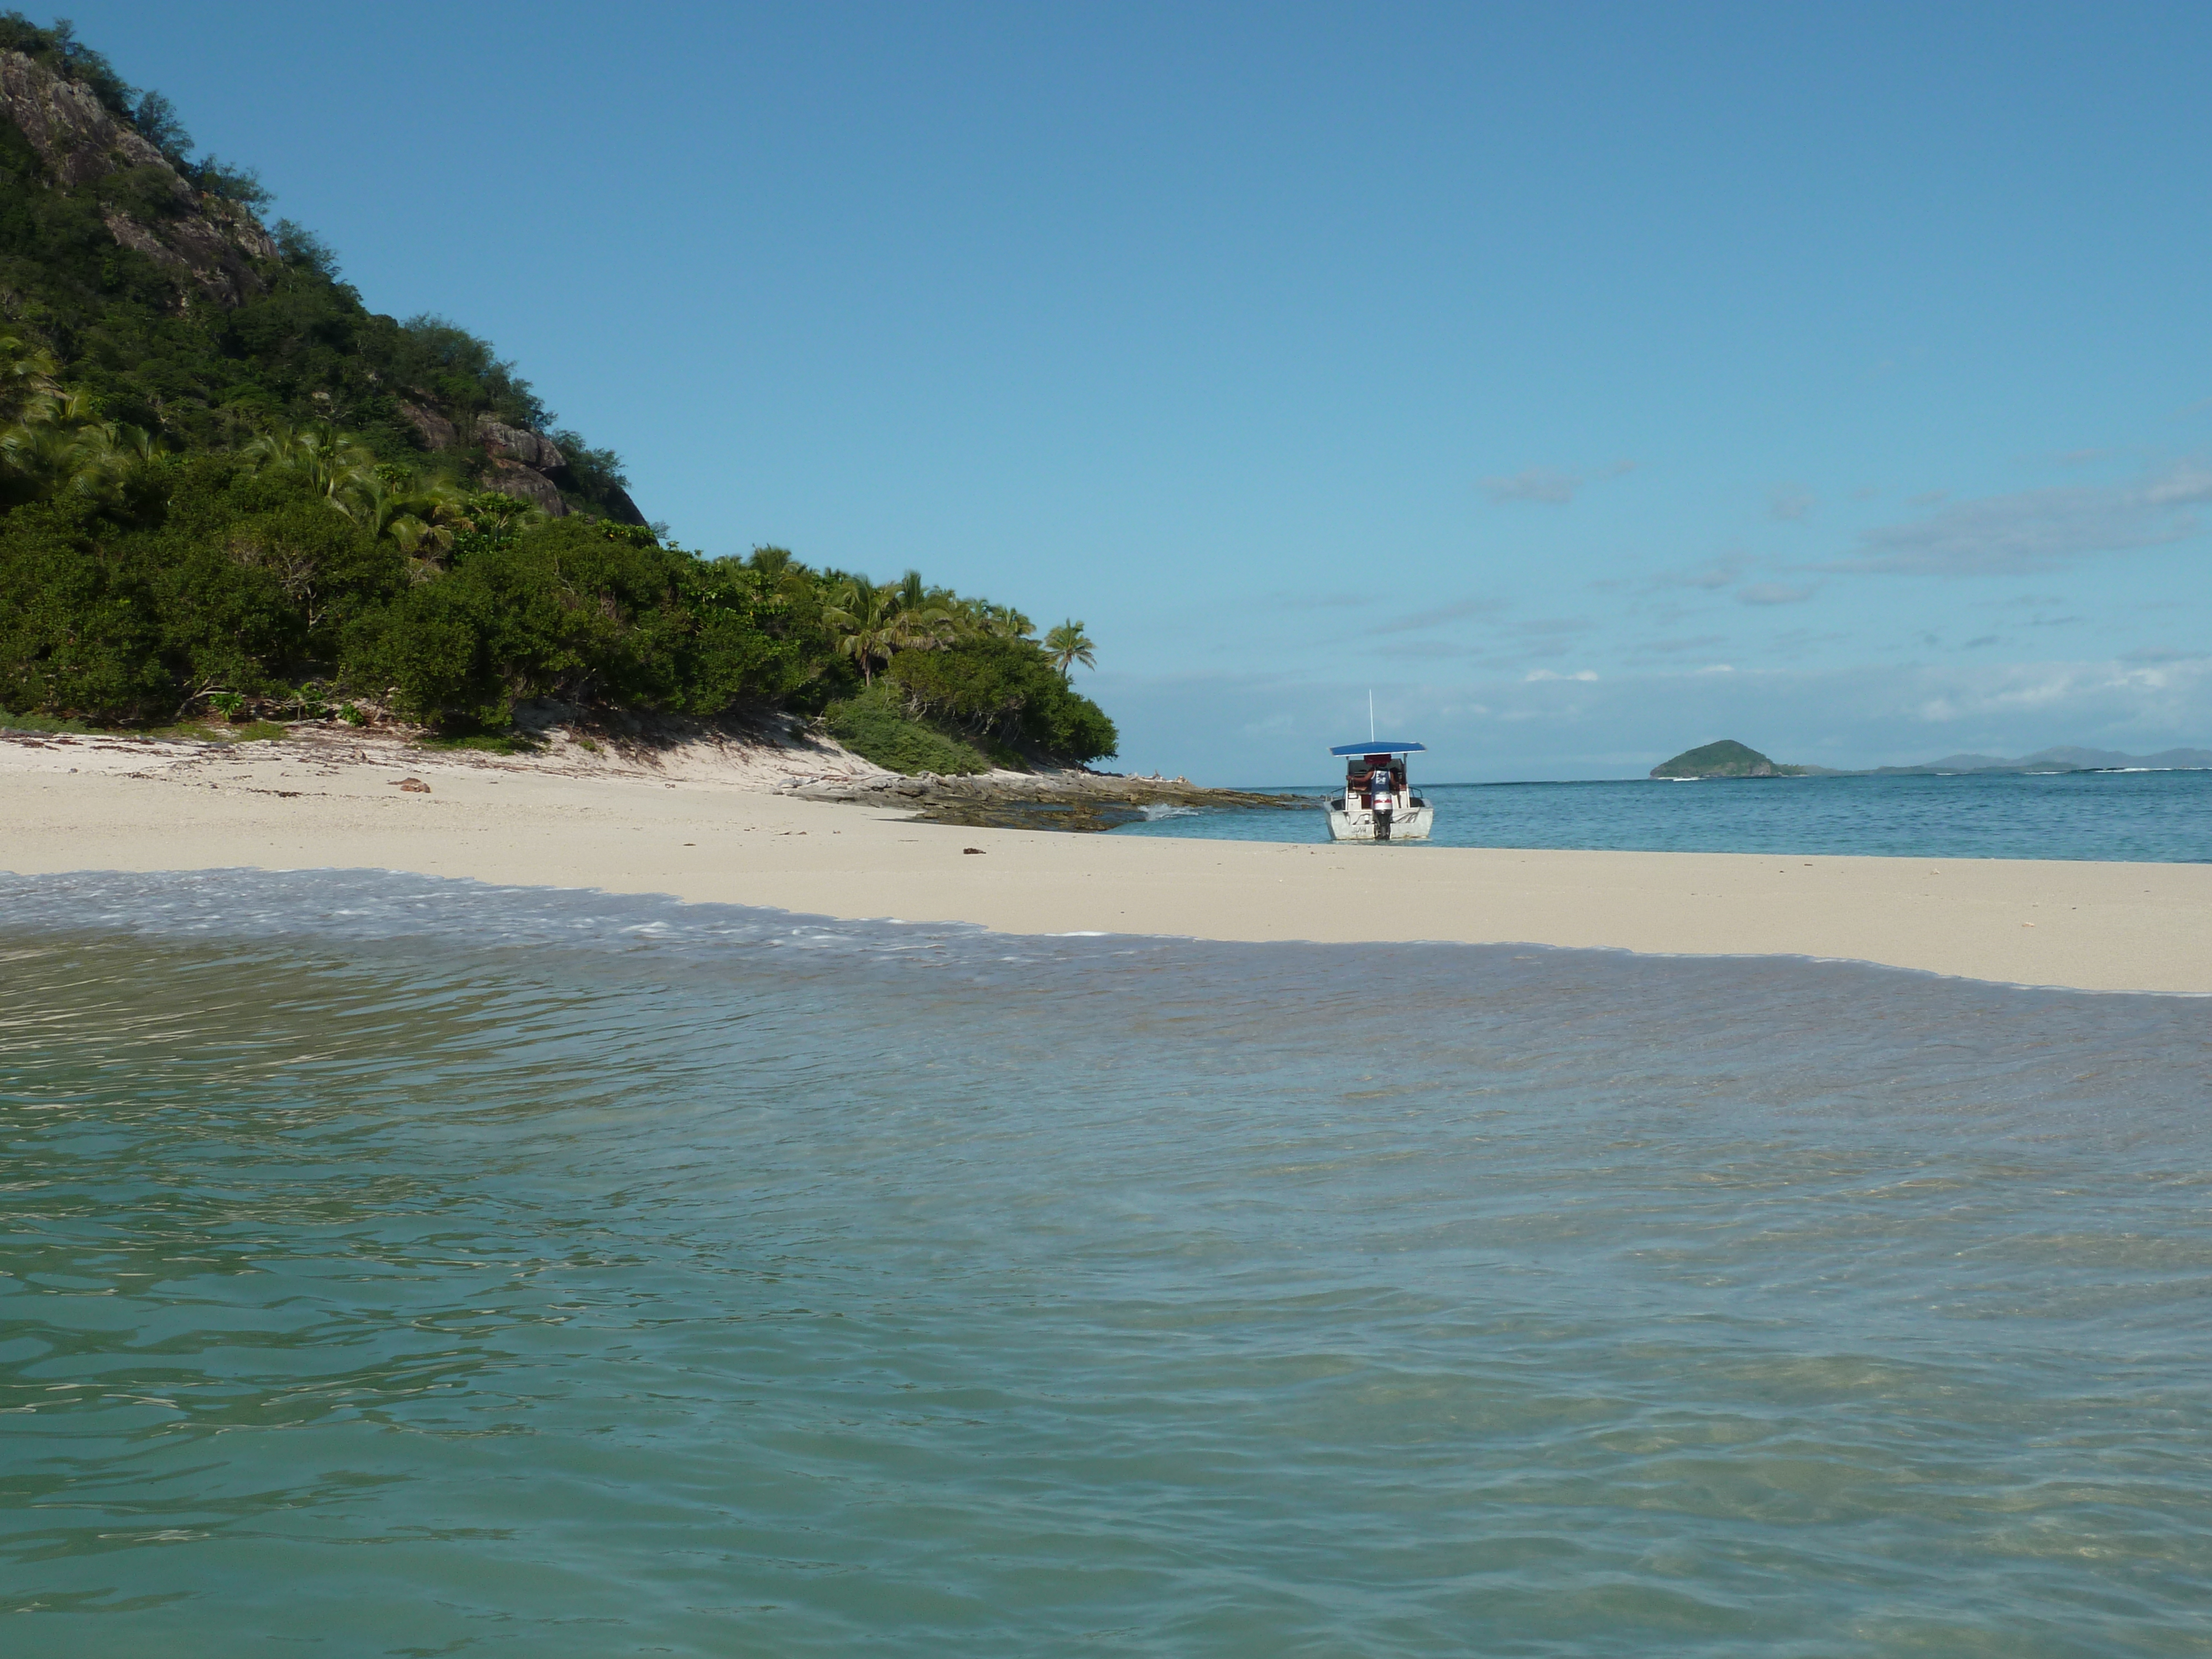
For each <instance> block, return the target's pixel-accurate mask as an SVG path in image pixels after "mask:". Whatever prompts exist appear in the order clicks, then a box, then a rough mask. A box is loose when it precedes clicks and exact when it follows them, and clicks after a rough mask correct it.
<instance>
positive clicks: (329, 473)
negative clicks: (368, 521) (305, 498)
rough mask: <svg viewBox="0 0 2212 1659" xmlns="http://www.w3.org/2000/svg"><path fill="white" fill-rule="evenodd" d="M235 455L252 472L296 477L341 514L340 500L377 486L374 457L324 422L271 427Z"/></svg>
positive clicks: (356, 440)
mask: <svg viewBox="0 0 2212 1659" xmlns="http://www.w3.org/2000/svg"><path fill="white" fill-rule="evenodd" d="M239 453H240V454H241V455H242V456H244V457H245V459H246V466H247V468H248V469H249V470H250V471H255V472H258V471H262V470H263V469H264V468H269V469H270V470H273V471H281V472H296V473H298V474H299V475H300V477H302V478H304V479H305V480H306V481H307V484H308V486H309V487H310V488H312V489H313V490H314V491H315V493H316V494H318V495H320V496H322V498H323V499H324V500H325V501H328V502H330V504H331V506H333V507H337V508H338V510H339V511H340V512H341V513H344V512H346V509H345V507H343V506H342V505H340V502H341V499H342V498H343V497H344V496H347V495H356V494H358V493H359V492H360V491H362V489H368V488H370V487H372V486H373V485H374V483H376V482H377V477H376V457H375V455H374V453H372V452H371V451H370V450H369V449H368V447H367V446H366V445H364V444H363V443H362V441H360V440H359V439H357V438H356V437H354V436H352V435H350V434H349V433H344V432H341V431H339V430H338V429H337V428H336V427H334V426H332V425H331V423H330V422H327V421H323V422H316V423H314V424H313V425H310V426H303V427H290V426H285V425H282V424H279V425H276V426H273V427H271V428H270V429H269V430H268V431H266V432H264V433H263V434H262V435H260V436H259V437H258V438H256V439H254V440H253V441H252V443H249V444H248V445H246V447H245V448H244V449H242V450H241V451H240V452H239ZM347 516H348V517H351V516H352V514H351V513H347Z"/></svg>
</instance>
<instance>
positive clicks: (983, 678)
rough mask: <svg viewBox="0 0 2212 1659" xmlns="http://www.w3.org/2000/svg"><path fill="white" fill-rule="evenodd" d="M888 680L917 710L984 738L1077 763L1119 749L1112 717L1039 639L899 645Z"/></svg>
mask: <svg viewBox="0 0 2212 1659" xmlns="http://www.w3.org/2000/svg"><path fill="white" fill-rule="evenodd" d="M890 678H892V679H893V680H895V681H896V683H897V684H899V686H900V687H901V688H902V689H903V690H905V692H906V693H907V696H908V702H909V704H910V706H911V707H912V708H914V709H915V710H916V711H917V712H920V713H922V714H927V715H930V716H933V717H934V718H936V719H939V720H945V721H946V722H948V723H950V724H951V725H953V726H957V727H958V728H959V729H961V730H963V731H964V732H969V733H972V734H974V735H975V736H977V737H979V738H989V739H995V740H997V741H999V742H1000V743H1003V744H1026V745H1028V746H1030V747H1031V748H1033V749H1036V750H1042V751H1043V752H1045V753H1048V754H1050V755H1054V756H1056V757H1061V758H1064V759H1067V760H1073V761H1091V760H1097V759H1100V758H1102V757H1105V756H1108V755H1110V754H1112V753H1114V752H1115V749H1116V748H1117V747H1118V746H1119V744H1120V736H1119V734H1118V733H1117V732H1115V729H1114V722H1113V721H1112V720H1109V719H1108V718H1107V717H1106V714H1105V712H1104V711H1103V709H1101V708H1099V707H1098V705H1097V704H1096V703H1094V702H1091V699H1090V698H1088V697H1086V696H1083V695H1082V694H1081V693H1079V692H1078V691H1076V690H1074V689H1073V688H1072V687H1071V686H1070V685H1069V684H1067V682H1066V680H1065V679H1064V678H1061V676H1060V671H1059V670H1057V669H1055V668H1054V666H1053V665H1052V664H1051V662H1050V660H1049V659H1048V658H1047V657H1046V655H1045V653H1044V652H1043V651H1042V649H1040V648H1039V647H1038V646H1037V645H1036V642H1035V641H1030V640H1027V639H1005V638H994V637H990V636H985V637H982V638H979V639H971V640H963V641H960V642H959V643H957V644H955V645H952V646H950V647H945V648H944V649H941V650H909V651H902V652H900V653H898V654H897V655H896V656H895V657H893V658H892V659H891V662H890Z"/></svg>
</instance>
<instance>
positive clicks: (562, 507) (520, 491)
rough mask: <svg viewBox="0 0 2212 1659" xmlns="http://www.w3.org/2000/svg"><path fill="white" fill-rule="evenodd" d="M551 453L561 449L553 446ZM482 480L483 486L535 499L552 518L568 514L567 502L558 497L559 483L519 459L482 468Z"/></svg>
mask: <svg viewBox="0 0 2212 1659" xmlns="http://www.w3.org/2000/svg"><path fill="white" fill-rule="evenodd" d="M553 453H555V454H556V455H557V454H559V453H561V452H560V451H558V450H557V449H556V450H555V451H554V452H553ZM483 483H484V488H485V489H496V490H498V491H500V492H501V494H502V495H518V496H520V497H521V498H522V499H523V500H524V501H535V502H536V503H537V504H538V506H540V507H544V509H545V511H546V512H547V513H549V514H550V516H552V517H554V518H556V519H558V518H562V517H565V516H566V515H567V513H568V502H566V501H562V499H561V491H560V488H559V486H557V485H556V484H555V483H554V482H553V480H552V479H550V478H549V477H546V476H545V475H544V473H543V472H537V471H532V470H531V469H530V468H529V467H526V466H525V465H523V464H522V463H521V462H520V461H509V460H495V461H494V462H492V464H491V465H489V467H487V468H485V469H484V481H483Z"/></svg>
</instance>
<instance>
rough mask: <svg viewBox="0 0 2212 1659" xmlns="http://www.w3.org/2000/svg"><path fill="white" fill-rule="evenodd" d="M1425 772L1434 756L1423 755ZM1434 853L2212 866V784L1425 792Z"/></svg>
mask: <svg viewBox="0 0 2212 1659" xmlns="http://www.w3.org/2000/svg"><path fill="white" fill-rule="evenodd" d="M1414 758H1415V759H1416V760H1419V758H1420V757H1419V756H1415V757H1414ZM1419 787H1420V792H1421V793H1422V794H1423V795H1424V796H1425V797H1426V798H1427V799H1429V800H1430V801H1431V802H1432V803H1434V805H1435V806H1436V809H1437V816H1436V831H1435V835H1434V836H1433V837H1432V839H1431V845H1435V846H1443V847H1583V848H1614V849H1618V850H1622V851H1649V852H1665V853H1864V854H1882V855H1887V856H1893V857H1904V858H1992V859H2119V860H2130V861H2133V860H2143V861H2148V862H2153V863H2203V862H2206V861H2208V860H2212V772H2073V773H2061V774H2055V775H2049V776H2043V777H2026V776H2018V777H2005V776H1962V777H1948V778H1947V777H1887V778H1850V777H1845V778H1723V779H1716V780H1712V781H1707V782H1701V783H1662V782H1660V781H1657V780H1656V779H1640V780H1637V781H1629V782H1608V783H1486V784H1443V785H1437V786H1433V787H1431V786H1429V785H1426V784H1421V785H1420V786H1419ZM1110 833H1112V834H1114V835H1117V836H1206V837H1208V838H1211V839H1215V840H1223V841H1327V840H1328V826H1327V825H1325V824H1324V823H1322V815H1321V813H1320V812H1319V811H1317V810H1312V809H1302V810H1298V811H1260V812H1247V811H1218V810H1212V809H1209V810H1203V811H1188V810H1177V811H1174V812H1173V813H1171V814H1170V815H1168V816H1164V817H1158V818H1155V819H1152V820H1151V821H1148V822H1146V823H1132V824H1128V825H1126V826H1124V827H1122V828H1121V829H1115V830H1113V831H1111V832H1110Z"/></svg>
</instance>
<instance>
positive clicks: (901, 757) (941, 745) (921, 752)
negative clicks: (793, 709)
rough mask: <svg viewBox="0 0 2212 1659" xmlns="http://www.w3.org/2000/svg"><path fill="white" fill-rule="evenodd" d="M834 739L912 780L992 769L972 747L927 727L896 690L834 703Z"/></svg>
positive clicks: (828, 718) (827, 719)
mask: <svg viewBox="0 0 2212 1659" xmlns="http://www.w3.org/2000/svg"><path fill="white" fill-rule="evenodd" d="M824 724H826V725H827V726H829V734H830V735H831V736H832V737H834V738H836V739H837V741H838V742H840V743H842V744H844V745H845V747H847V748H848V749H849V750H852V751H853V752H854V754H856V755H858V756H860V757H861V758H862V759H864V760H872V761H873V762H874V763H876V764H877V765H878V766H882V767H888V768H889V769H890V770H892V771H894V772H903V773H906V774H907V775H908V776H912V775H914V774H915V773H917V772H935V773H937V774H938V775H940V776H956V775H965V774H968V773H970V772H987V771H989V770H990V769H991V763H990V762H989V761H987V760H986V759H985V758H984V757H982V756H981V755H980V754H978V753H977V752H976V751H975V750H974V749H973V748H971V747H969V745H968V744H964V743H962V742H960V741H959V740H958V739H957V738H950V737H947V736H946V735H945V733H944V732H939V731H938V730H937V729H936V728H935V727H933V726H926V725H924V724H923V723H922V722H921V721H920V720H915V719H914V718H912V717H911V716H910V715H908V713H907V712H906V708H905V702H904V700H903V699H902V697H901V696H899V695H898V693H897V691H896V690H895V689H893V688H892V687H890V686H886V685H877V686H872V687H871V688H869V689H868V690H865V691H862V692H861V693H860V695H859V696H854V697H848V698H847V699H846V700H845V701H843V702H833V703H831V704H830V705H829V710H828V712H827V714H825V716H824Z"/></svg>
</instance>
